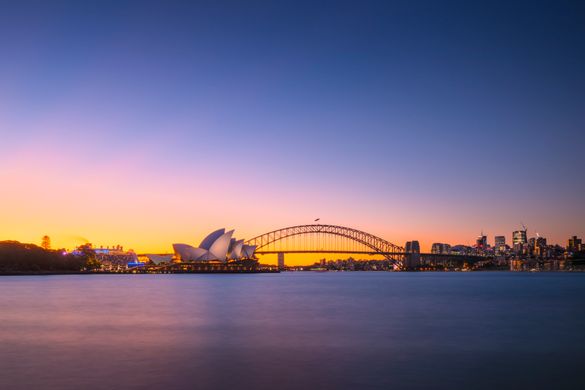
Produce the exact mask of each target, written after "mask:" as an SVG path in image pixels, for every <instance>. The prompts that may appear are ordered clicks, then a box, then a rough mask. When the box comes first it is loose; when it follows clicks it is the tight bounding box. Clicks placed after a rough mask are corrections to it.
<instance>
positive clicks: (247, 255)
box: [173, 229, 256, 263]
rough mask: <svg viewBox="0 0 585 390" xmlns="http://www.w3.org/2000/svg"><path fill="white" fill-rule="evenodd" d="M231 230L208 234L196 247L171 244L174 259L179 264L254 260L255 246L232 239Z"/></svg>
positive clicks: (232, 232) (220, 230)
mask: <svg viewBox="0 0 585 390" xmlns="http://www.w3.org/2000/svg"><path fill="white" fill-rule="evenodd" d="M233 234H234V231H233V230H230V231H229V232H226V231H225V229H219V230H216V231H214V232H213V233H211V234H209V235H208V236H207V237H205V238H204V239H203V241H201V244H199V246H198V247H194V246H191V245H187V244H173V249H174V251H175V258H176V260H178V261H180V262H194V261H197V262H199V261H210V262H211V261H219V262H223V263H227V262H228V261H230V260H246V259H253V258H254V251H255V250H256V246H254V245H245V244H244V240H237V239H236V238H234V237H232V236H233Z"/></svg>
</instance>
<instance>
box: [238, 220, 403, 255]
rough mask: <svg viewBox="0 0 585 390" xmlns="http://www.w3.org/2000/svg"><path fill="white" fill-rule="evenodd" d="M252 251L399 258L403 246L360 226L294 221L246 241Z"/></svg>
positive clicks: (266, 253)
mask: <svg viewBox="0 0 585 390" xmlns="http://www.w3.org/2000/svg"><path fill="white" fill-rule="evenodd" d="M246 244H247V245H255V246H256V252H255V253H256V254H258V255H268V254H283V255H284V254H299V253H339V254H364V255H381V256H383V257H384V258H386V259H388V260H391V261H393V262H402V261H403V260H404V257H405V254H406V253H405V249H404V248H403V247H401V246H398V245H396V244H393V243H391V242H389V241H386V240H384V239H383V238H380V237H378V236H375V235H373V234H370V233H366V232H364V231H361V230H357V229H352V228H349V227H345V226H336V225H321V224H312V225H297V226H290V227H286V228H282V229H278V230H274V231H271V232H268V233H264V234H262V235H259V236H257V237H254V238H252V239H250V240H248V241H246Z"/></svg>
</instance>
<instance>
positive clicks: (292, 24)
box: [0, 1, 585, 261]
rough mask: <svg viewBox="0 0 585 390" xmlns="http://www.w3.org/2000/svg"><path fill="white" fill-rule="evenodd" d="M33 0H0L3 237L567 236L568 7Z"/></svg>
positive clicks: (584, 88) (552, 239) (573, 190)
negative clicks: (345, 230)
mask: <svg viewBox="0 0 585 390" xmlns="http://www.w3.org/2000/svg"><path fill="white" fill-rule="evenodd" d="M33 4H34V6H30V3H27V2H19V3H18V4H10V5H7V6H5V7H3V12H2V15H0V36H3V37H6V39H3V40H1V41H0V47H1V48H2V53H3V61H2V62H0V85H1V86H2V88H0V133H1V135H2V142H0V182H1V183H2V184H3V185H2V192H1V193H0V194H1V195H0V197H1V198H0V200H1V202H0V215H2V224H0V240H18V241H21V242H32V243H37V244H38V243H40V241H41V237H43V236H44V235H48V236H50V237H51V240H52V244H53V247H65V248H73V247H74V246H76V245H79V244H81V243H83V240H82V239H81V238H83V237H84V238H86V239H87V240H88V241H90V242H93V243H95V244H98V245H99V244H104V245H115V244H123V245H124V246H125V247H126V248H132V249H134V250H135V251H137V252H141V253H144V252H160V253H163V252H171V251H172V247H171V244H172V243H173V242H196V241H198V240H199V239H200V238H202V237H203V236H204V235H205V234H206V232H208V231H210V230H212V229H213V228H216V227H221V226H229V227H230V228H235V229H237V231H238V233H239V236H241V237H244V238H251V237H254V236H256V235H258V234H262V233H264V232H267V231H271V230H274V229H277V228H281V227H285V226H291V225H295V224H306V223H311V221H314V219H315V218H321V220H322V222H323V223H328V224H333V225H344V226H345V225H347V226H353V227H356V228H359V229H362V230H364V231H368V232H372V233H373V234H376V235H378V236H380V237H383V238H385V239H388V240H389V241H391V242H393V243H396V244H398V245H401V246H403V245H404V244H405V242H407V241H411V240H418V241H419V242H420V243H421V246H422V248H421V249H422V250H424V251H426V252H430V249H431V245H432V244H433V243H435V242H441V243H450V244H453V245H456V244H465V245H472V244H473V242H474V240H475V238H476V237H477V235H479V233H480V232H481V231H483V232H484V233H486V234H487V235H488V236H489V242H490V244H493V241H494V236H496V235H504V236H505V237H506V242H508V243H510V242H512V232H513V231H515V230H519V229H520V228H521V226H522V223H524V224H526V226H527V227H528V236H529V237H534V236H535V234H536V232H538V233H540V234H541V235H542V236H544V237H546V238H547V239H548V242H549V243H558V244H561V245H564V244H565V243H566V240H567V239H568V238H569V237H570V236H573V235H577V236H583V235H585V232H584V231H583V223H582V221H583V220H585V208H584V207H583V201H582V198H583V195H582V194H583V193H584V192H585V182H584V181H583V180H581V179H580V177H581V176H582V174H583V172H584V170H585V164H584V163H583V161H582V159H581V158H580V152H581V149H582V145H583V142H584V141H585V134H584V132H583V128H584V125H585V118H584V117H583V114H582V112H583V109H584V108H585V107H584V102H585V77H584V75H583V72H582V69H584V68H585V50H583V49H584V48H585V47H584V44H583V40H582V38H581V37H582V36H584V34H585V23H583V18H582V15H583V5H582V4H579V3H577V2H568V1H567V2H556V3H537V4H533V3H531V2H506V3H501V4H497V3H491V4H467V3H465V2H442V3H441V4H435V3H434V2H421V3H420V5H419V6H417V7H412V6H407V4H406V3H403V2H395V3H392V4H384V3H377V2H367V3H365V4H363V5H361V6H360V7H359V8H357V7H355V5H353V4H352V3H351V2H335V3H320V4H317V5H315V4H312V3H308V2H307V3H305V2H298V3H295V4H294V5H285V4H280V3H279V4H276V3H260V2H246V3H245V4H241V3H238V2H227V3H224V4H225V5H224V6H221V5H219V3H218V4H197V5H192V4H191V5H185V4H181V3H179V2H176V3H172V2H171V3H169V4H165V6H164V7H162V6H160V5H157V4H155V3H150V2H141V3H136V2H117V3H115V4H113V3H110V4H109V3H104V4H101V5H100V6H98V5H95V4H94V5H91V4H77V3H76V2H63V3H62V4H63V5H64V6H62V7H61V6H58V5H54V4H48V3H47V4H45V3H43V2H33ZM65 5H66V6H65ZM23 20H26V21H27V23H22V21H23ZM560 26H562V28H561V27H560ZM287 261H289V258H287Z"/></svg>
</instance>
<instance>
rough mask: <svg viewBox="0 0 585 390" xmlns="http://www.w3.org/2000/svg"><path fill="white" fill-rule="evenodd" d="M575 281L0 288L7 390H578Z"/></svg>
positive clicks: (97, 279)
mask: <svg viewBox="0 0 585 390" xmlns="http://www.w3.org/2000/svg"><path fill="white" fill-rule="evenodd" d="M584 364H585V273H584V274H579V273H573V274H571V273H509V272H492V273H489V272H470V273H385V272H347V273H342V272H339V273H333V272H328V273H313V272H297V273H281V274H252V275H197V274H182V275H181V274H176V275H63V276H6V277H0V388H1V389H30V388H34V389H114V388H116V389H192V388H200V389H207V388H209V389H219V388H222V389H232V388H241V389H303V390H307V389H368V388H372V389H375V388H379V389H494V388H497V389H583V388H585V370H584V369H583V366H584Z"/></svg>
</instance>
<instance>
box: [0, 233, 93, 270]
mask: <svg viewBox="0 0 585 390" xmlns="http://www.w3.org/2000/svg"><path fill="white" fill-rule="evenodd" d="M95 268H99V262H98V261H97V260H96V258H95V252H94V251H93V250H92V249H91V247H89V246H82V247H80V248H79V251H77V253H75V254H71V253H66V252H65V251H64V250H47V249H43V248H41V247H40V246H37V245H34V244H25V243H20V242H18V241H0V273H4V274H7V273H44V272H46V273H52V272H55V273H57V272H80V271H85V270H91V269H95Z"/></svg>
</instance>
